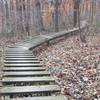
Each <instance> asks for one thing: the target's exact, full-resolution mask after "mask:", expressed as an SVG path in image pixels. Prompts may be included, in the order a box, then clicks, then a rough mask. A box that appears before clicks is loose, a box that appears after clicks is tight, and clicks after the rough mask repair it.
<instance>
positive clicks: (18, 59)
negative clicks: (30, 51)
mask: <svg viewBox="0 0 100 100" xmlns="http://www.w3.org/2000/svg"><path fill="white" fill-rule="evenodd" d="M5 60H12V61H13V60H38V59H37V58H5Z"/></svg>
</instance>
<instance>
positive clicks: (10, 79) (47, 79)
mask: <svg viewBox="0 0 100 100" xmlns="http://www.w3.org/2000/svg"><path fill="white" fill-rule="evenodd" d="M2 82H3V83H16V82H17V83H19V82H55V80H54V78H52V77H27V78H26V77H14V78H13V77H5V78H3V79H2Z"/></svg>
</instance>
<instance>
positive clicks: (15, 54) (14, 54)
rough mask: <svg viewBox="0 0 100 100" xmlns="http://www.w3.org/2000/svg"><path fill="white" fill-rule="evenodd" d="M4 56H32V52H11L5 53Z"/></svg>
mask: <svg viewBox="0 0 100 100" xmlns="http://www.w3.org/2000/svg"><path fill="white" fill-rule="evenodd" d="M5 55H6V56H24V55H25V56H33V54H32V53H28V54H27V53H13V54H12V53H11V54H5Z"/></svg>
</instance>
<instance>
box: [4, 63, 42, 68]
mask: <svg viewBox="0 0 100 100" xmlns="http://www.w3.org/2000/svg"><path fill="white" fill-rule="evenodd" d="M4 66H5V67H42V66H43V65H42V64H35V63H34V64H32V63H31V64H30V63H29V64H27V63H26V64H19V63H15V64H4Z"/></svg>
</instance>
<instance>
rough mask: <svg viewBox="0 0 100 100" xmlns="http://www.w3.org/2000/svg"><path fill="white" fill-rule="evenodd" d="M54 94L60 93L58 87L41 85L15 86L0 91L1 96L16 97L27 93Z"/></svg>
mask: <svg viewBox="0 0 100 100" xmlns="http://www.w3.org/2000/svg"><path fill="white" fill-rule="evenodd" d="M48 92H49V93H50V92H51V93H54V92H60V88H59V86H58V85H40V86H15V87H3V88H1V89H0V94H1V95H4V96H7V95H16V94H25V93H48Z"/></svg>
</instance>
